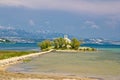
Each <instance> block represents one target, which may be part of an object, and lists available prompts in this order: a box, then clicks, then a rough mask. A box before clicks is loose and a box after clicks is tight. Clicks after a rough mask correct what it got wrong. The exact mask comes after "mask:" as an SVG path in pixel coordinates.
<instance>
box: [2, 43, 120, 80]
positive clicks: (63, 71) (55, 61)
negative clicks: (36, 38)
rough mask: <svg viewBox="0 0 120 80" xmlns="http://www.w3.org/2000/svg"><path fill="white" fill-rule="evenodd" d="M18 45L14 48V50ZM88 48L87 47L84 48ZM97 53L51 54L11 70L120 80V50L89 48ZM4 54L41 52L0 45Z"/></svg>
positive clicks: (114, 47) (24, 46) (31, 46)
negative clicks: (27, 51) (15, 51)
mask: <svg viewBox="0 0 120 80" xmlns="http://www.w3.org/2000/svg"><path fill="white" fill-rule="evenodd" d="M13 45H14V46H13ZM83 46H84V45H83ZM85 46H91V47H96V48H97V49H98V51H95V52H78V53H70V52H67V53H62V52H51V53H48V54H44V55H41V56H38V57H36V58H32V59H31V61H30V62H23V63H19V64H15V65H12V66H10V67H9V68H8V69H7V70H8V71H13V72H23V73H40V74H41V73H44V74H56V75H68V76H69V75H71V76H80V77H98V78H103V79H105V80H120V46H119V45H89V44H86V45H85ZM0 48H1V49H2V50H3V49H5V50H7V49H9V50H12V49H13V50H30V49H32V50H39V48H38V47H37V45H36V43H34V44H0Z"/></svg>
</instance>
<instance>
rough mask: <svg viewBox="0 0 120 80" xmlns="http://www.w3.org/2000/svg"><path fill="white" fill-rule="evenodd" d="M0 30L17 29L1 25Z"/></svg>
mask: <svg viewBox="0 0 120 80" xmlns="http://www.w3.org/2000/svg"><path fill="white" fill-rule="evenodd" d="M0 29H8V30H14V29H15V28H14V27H11V26H1V25H0Z"/></svg>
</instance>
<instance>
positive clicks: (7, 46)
mask: <svg viewBox="0 0 120 80" xmlns="http://www.w3.org/2000/svg"><path fill="white" fill-rule="evenodd" d="M81 46H87V47H93V48H97V49H102V50H104V49H105V50H107V49H108V50H109V49H110V48H112V49H113V48H114V49H115V48H117V49H118V48H120V45H112V44H109V45H108V44H107V45H106V44H82V45H81ZM0 50H37V51H39V50H40V48H39V47H38V45H37V43H0Z"/></svg>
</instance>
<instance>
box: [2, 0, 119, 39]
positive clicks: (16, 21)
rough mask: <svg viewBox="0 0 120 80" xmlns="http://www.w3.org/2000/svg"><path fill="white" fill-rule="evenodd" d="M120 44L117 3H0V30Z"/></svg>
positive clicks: (13, 0)
mask: <svg viewBox="0 0 120 80" xmlns="http://www.w3.org/2000/svg"><path fill="white" fill-rule="evenodd" d="M1 28H18V29H25V30H27V31H40V30H46V31H50V32H60V33H66V34H71V35H74V36H78V37H81V38H105V39H115V40H120V0H0V29H1Z"/></svg>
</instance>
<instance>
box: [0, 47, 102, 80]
mask: <svg viewBox="0 0 120 80" xmlns="http://www.w3.org/2000/svg"><path fill="white" fill-rule="evenodd" d="M52 51H54V50H53V49H51V50H49V51H45V52H39V53H32V54H29V55H24V56H19V57H13V58H9V59H4V60H0V80H41V79H47V80H50V79H52V80H64V79H67V80H73V79H74V80H102V79H99V78H86V77H85V78H80V77H77V76H66V75H55V74H52V75H50V74H31V73H19V72H17V73H16V72H8V71H6V68H8V67H9V66H10V65H12V64H16V63H19V62H22V61H23V60H25V59H27V58H30V57H36V56H39V55H42V54H46V53H49V52H52Z"/></svg>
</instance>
